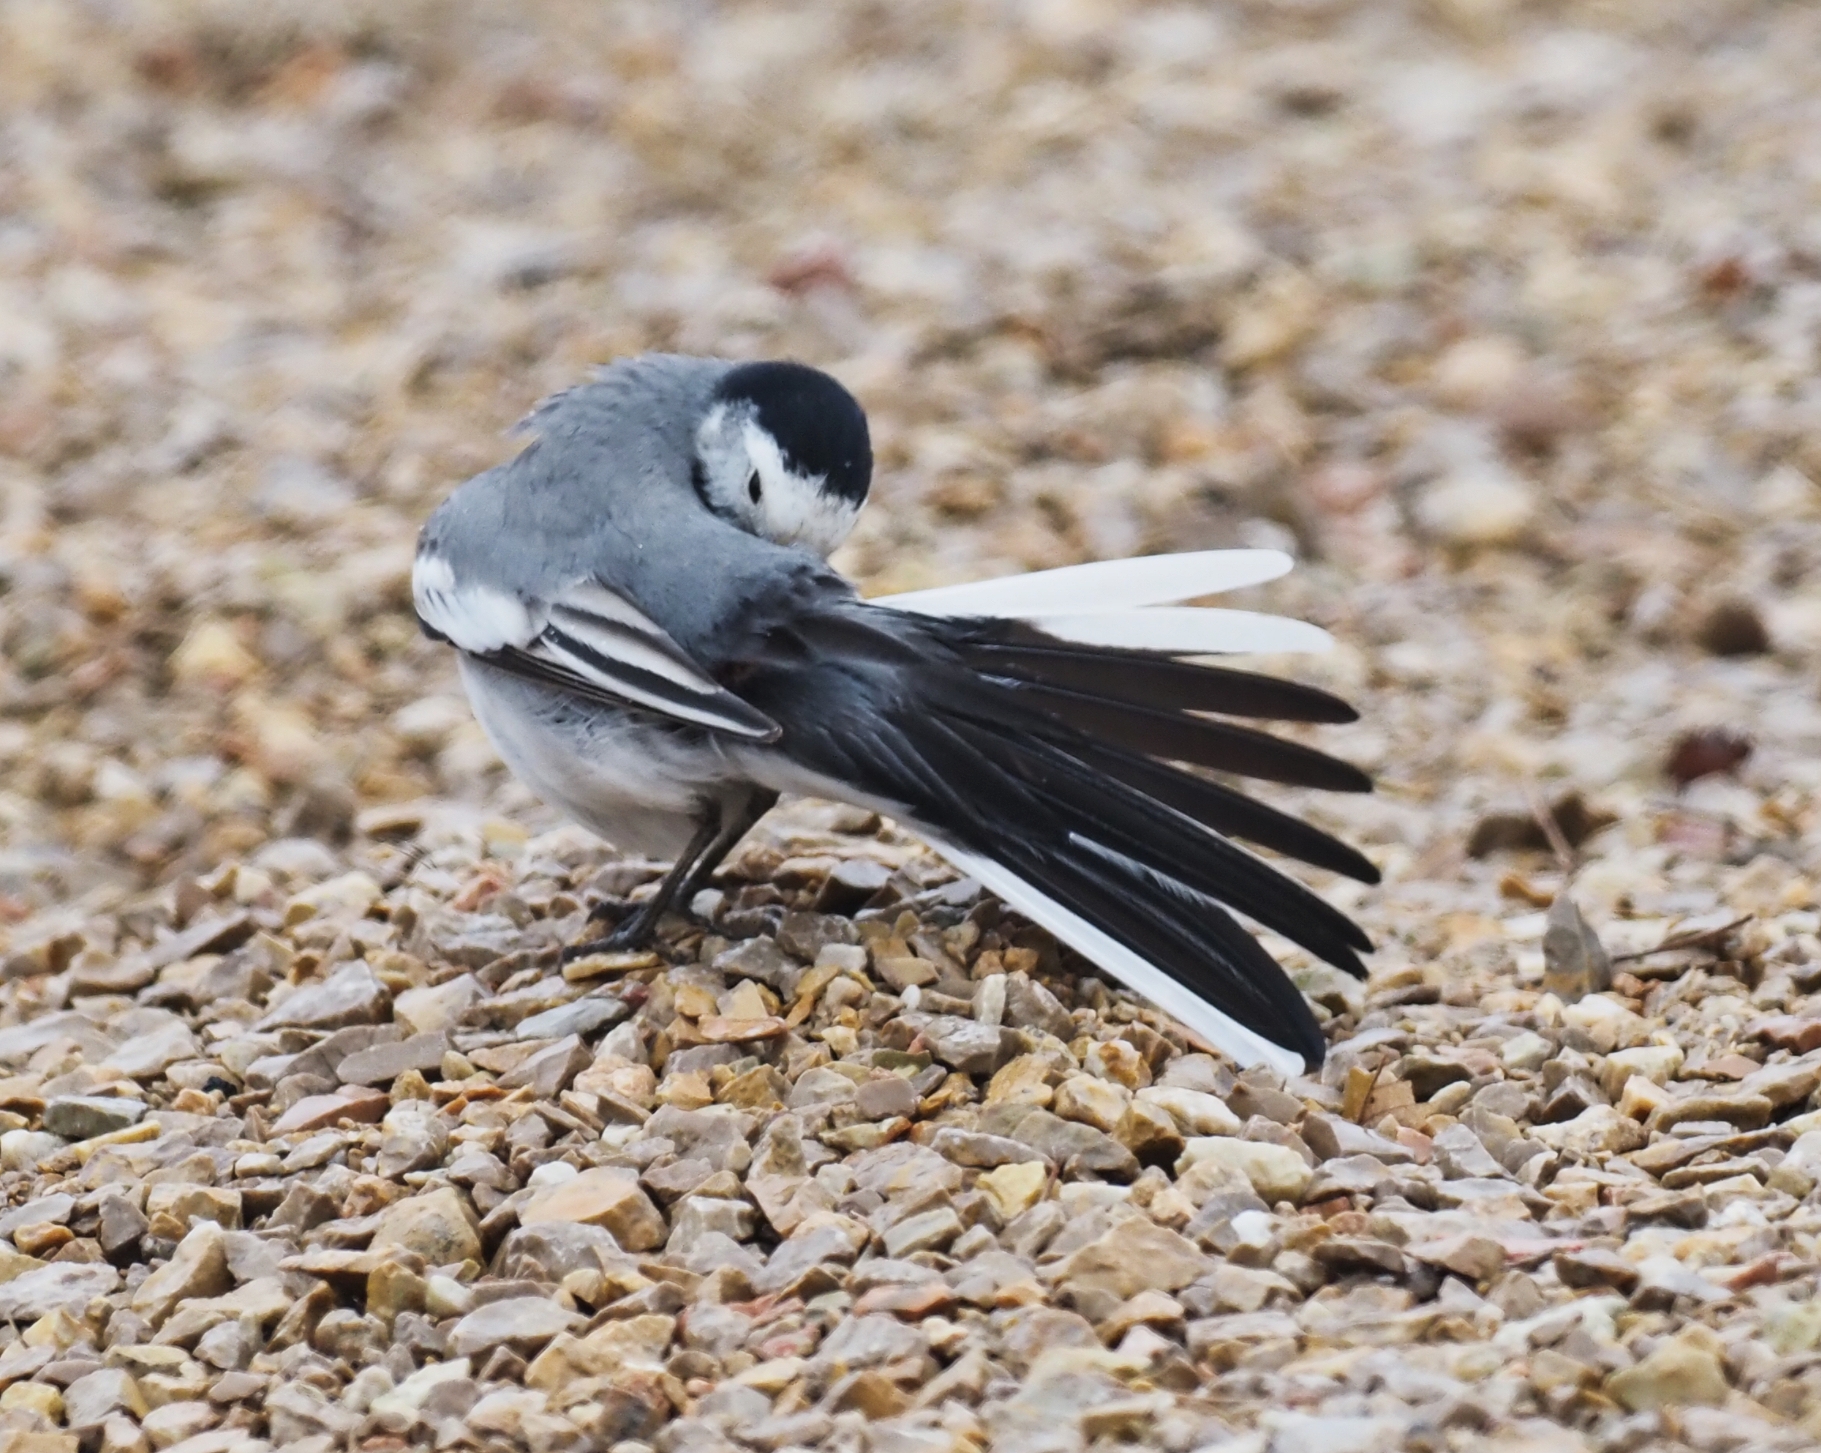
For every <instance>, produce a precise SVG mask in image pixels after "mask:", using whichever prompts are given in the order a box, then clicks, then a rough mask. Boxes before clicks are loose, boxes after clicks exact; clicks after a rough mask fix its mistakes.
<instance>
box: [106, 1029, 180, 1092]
mask: <svg viewBox="0 0 1821 1453" xmlns="http://www.w3.org/2000/svg"><path fill="white" fill-rule="evenodd" d="M196 1049H197V1046H196V1036H195V1035H194V1034H192V1033H191V1032H190V1028H189V1026H188V1025H187V1024H185V1023H183V1021H182V1020H177V1019H173V1020H170V1021H168V1022H166V1023H164V1024H160V1025H158V1026H157V1027H156V1028H153V1029H150V1030H148V1031H147V1032H145V1033H144V1034H136V1035H134V1036H133V1037H132V1038H131V1039H129V1040H127V1042H126V1043H125V1044H122V1045H121V1046H120V1047H119V1048H118V1049H116V1050H114V1051H113V1053H111V1054H110V1055H108V1057H107V1058H106V1059H105V1060H103V1061H102V1068H103V1069H108V1070H112V1071H113V1072H114V1073H115V1074H118V1075H124V1076H125V1077H126V1078H127V1079H129V1080H151V1079H156V1078H157V1077H158V1076H159V1075H162V1074H163V1073H164V1072H165V1071H166V1070H168V1069H169V1068H170V1067H171V1066H172V1065H174V1064H176V1063H177V1062H178V1061H179V1060H186V1059H194V1058H195V1057H196Z"/></svg>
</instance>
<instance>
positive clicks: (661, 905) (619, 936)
mask: <svg viewBox="0 0 1821 1453" xmlns="http://www.w3.org/2000/svg"><path fill="white" fill-rule="evenodd" d="M720 832H721V823H720V815H719V814H717V813H705V814H703V817H702V820H701V822H699V823H697V824H696V830H695V835H694V836H693V837H691V838H690V839H689V842H688V843H687V844H686V845H685V846H684V848H683V851H682V852H681V853H680V854H679V855H678V857H677V861H676V865H675V866H674V867H673V868H671V870H670V871H669V872H668V873H666V874H665V875H664V881H663V882H661V883H659V884H658V891H657V892H655V893H653V894H652V895H651V897H649V898H647V899H646V900H645V901H644V902H643V903H641V904H640V905H639V906H638V907H637V908H635V909H634V910H633V911H632V916H631V917H629V918H627V919H625V920H623V921H622V922H621V923H620V924H619V925H618V926H617V927H615V928H614V930H613V932H612V933H610V934H608V935H607V936H606V937H605V938H596V939H590V940H589V941H588V942H587V943H577V944H571V945H570V946H569V947H568V948H566V949H564V950H563V962H564V963H570V962H573V961H574V960H576V959H579V958H585V957H587V956H588V955H589V954H602V953H620V952H623V951H625V950H627V949H634V948H642V947H644V946H645V945H646V944H648V943H650V942H651V936H652V935H653V934H654V933H656V932H657V927H658V920H659V919H661V918H663V916H664V915H665V914H666V913H668V912H669V911H670V905H671V904H673V903H675V902H676V901H677V893H678V891H679V890H680V889H681V888H682V886H683V884H684V883H685V882H686V881H687V880H688V878H689V873H690V869H691V868H692V867H693V866H694V865H695V863H696V862H697V860H698V859H700V858H701V856H702V855H703V854H704V853H706V852H707V851H708V850H709V849H710V848H711V847H712V846H713V845H714V843H715V842H716V841H717V840H718V838H719V835H720Z"/></svg>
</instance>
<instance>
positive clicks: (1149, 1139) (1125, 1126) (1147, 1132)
mask: <svg viewBox="0 0 1821 1453" xmlns="http://www.w3.org/2000/svg"><path fill="white" fill-rule="evenodd" d="M1113 1138H1114V1139H1115V1140H1117V1141H1118V1142H1119V1143H1120V1144H1121V1145H1123V1146H1124V1147H1125V1148H1126V1149H1127V1150H1129V1151H1131V1152H1132V1154H1133V1155H1135V1156H1137V1157H1138V1160H1139V1162H1140V1163H1141V1164H1143V1165H1170V1164H1172V1163H1173V1162H1174V1161H1175V1160H1176V1158H1177V1157H1178V1156H1179V1155H1181V1154H1182V1148H1183V1145H1184V1143H1185V1142H1184V1139H1183V1134H1182V1131H1181V1130H1179V1129H1178V1128H1177V1126H1176V1120H1175V1118H1174V1117H1173V1116H1172V1115H1171V1114H1170V1112H1169V1111H1168V1110H1166V1109H1164V1108H1163V1107H1162V1106H1161V1105H1150V1104H1146V1103H1145V1102H1144V1101H1143V1100H1134V1101H1133V1102H1132V1103H1131V1104H1130V1105H1128V1106H1127V1107H1126V1112H1125V1114H1124V1115H1123V1116H1121V1117H1120V1121H1119V1124H1118V1125H1116V1126H1115V1127H1114V1129H1113Z"/></svg>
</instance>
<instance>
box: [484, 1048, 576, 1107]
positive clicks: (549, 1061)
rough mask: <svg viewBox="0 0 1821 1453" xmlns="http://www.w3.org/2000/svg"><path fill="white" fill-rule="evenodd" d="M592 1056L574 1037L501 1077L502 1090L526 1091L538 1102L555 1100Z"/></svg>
mask: <svg viewBox="0 0 1821 1453" xmlns="http://www.w3.org/2000/svg"><path fill="white" fill-rule="evenodd" d="M592 1063H594V1053H593V1051H592V1050H590V1049H589V1048H588V1046H587V1045H585V1044H583V1043H582V1041H581V1040H580V1039H579V1038H578V1037H577V1036H575V1035H570V1036H569V1037H568V1038H567V1039H559V1040H558V1041H557V1042H556V1043H555V1044H551V1045H546V1046H545V1047H544V1048H543V1049H540V1050H538V1051H537V1052H536V1053H535V1054H532V1055H530V1056H528V1057H526V1058H525V1059H523V1060H520V1061H519V1063H518V1064H517V1065H516V1066H515V1067H514V1068H512V1069H511V1070H508V1071H507V1072H506V1073H505V1074H503V1075H501V1076H500V1079H499V1086H500V1088H501V1089H502V1090H516V1089H520V1088H528V1089H529V1090H530V1091H531V1093H532V1094H533V1095H534V1096H536V1097H537V1098H538V1099H540V1100H554V1099H555V1098H556V1097H557V1096H558V1095H560V1094H561V1093H562V1092H563V1091H564V1090H566V1089H568V1088H569V1084H570V1082H571V1081H572V1080H574V1079H575V1077H576V1076H577V1075H579V1074H580V1073H581V1072H582V1071H583V1070H585V1069H587V1068H588V1066H589V1065H591V1064H592Z"/></svg>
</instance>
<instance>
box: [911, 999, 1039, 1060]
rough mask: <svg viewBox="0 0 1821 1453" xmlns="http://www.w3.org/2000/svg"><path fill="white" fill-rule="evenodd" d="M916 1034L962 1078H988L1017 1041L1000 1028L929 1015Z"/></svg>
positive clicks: (946, 1016)
mask: <svg viewBox="0 0 1821 1453" xmlns="http://www.w3.org/2000/svg"><path fill="white" fill-rule="evenodd" d="M906 1017H907V1018H908V1017H910V1016H906ZM918 1017H921V1016H918ZM919 1033H920V1035H921V1037H922V1039H923V1041H924V1043H925V1044H927V1045H928V1046H929V1047H930V1051H931V1052H932V1053H933V1054H934V1055H935V1057H936V1058H937V1059H939V1060H941V1061H942V1063H943V1064H945V1065H947V1066H948V1067H949V1068H950V1069H952V1070H958V1071H959V1072H960V1073H962V1074H964V1075H990V1074H991V1073H992V1072H993V1071H994V1070H995V1069H997V1068H998V1067H999V1065H1000V1064H1001V1063H1002V1062H1003V1061H1004V1060H1006V1059H1008V1058H1010V1054H1011V1053H1014V1052H1015V1046H1016V1041H1017V1036H1016V1035H1013V1034H1010V1032H1009V1031H1008V1030H1006V1029H1005V1028H1003V1027H1002V1026H995V1025H991V1024H981V1023H979V1022H978V1021H977V1020H973V1019H962V1018H960V1017H959V1016H957V1015H953V1014H936V1015H931V1016H930V1017H928V1018H927V1019H924V1020H923V1022H922V1025H921V1027H920V1030H919Z"/></svg>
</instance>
